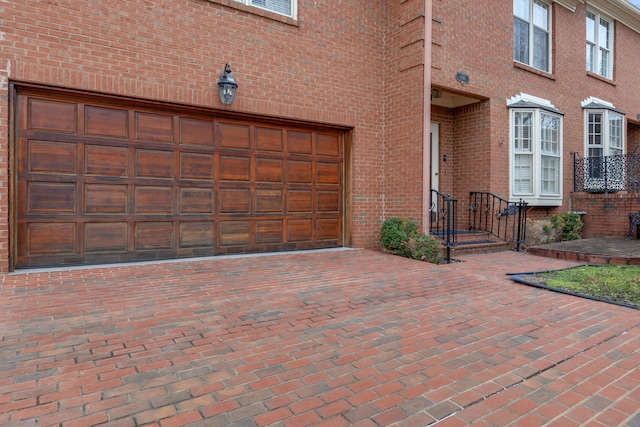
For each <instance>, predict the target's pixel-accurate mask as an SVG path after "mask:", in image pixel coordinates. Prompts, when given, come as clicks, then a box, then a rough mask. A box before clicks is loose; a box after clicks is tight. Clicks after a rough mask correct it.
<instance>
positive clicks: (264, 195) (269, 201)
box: [255, 190, 284, 214]
mask: <svg viewBox="0 0 640 427" xmlns="http://www.w3.org/2000/svg"><path fill="white" fill-rule="evenodd" d="M255 199H256V209H255V212H256V213H278V214H281V213H282V208H283V205H284V202H283V200H282V190H256V191H255Z"/></svg>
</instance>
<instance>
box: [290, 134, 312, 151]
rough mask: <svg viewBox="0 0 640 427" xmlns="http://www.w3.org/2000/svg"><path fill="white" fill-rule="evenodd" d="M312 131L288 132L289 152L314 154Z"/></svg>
mask: <svg viewBox="0 0 640 427" xmlns="http://www.w3.org/2000/svg"><path fill="white" fill-rule="evenodd" d="M312 136H313V135H312V134H311V132H298V131H288V132H287V152H288V153H290V154H312V151H311V148H312V146H311V139H312Z"/></svg>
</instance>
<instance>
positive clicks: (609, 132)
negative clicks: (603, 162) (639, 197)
mask: <svg viewBox="0 0 640 427" xmlns="http://www.w3.org/2000/svg"><path fill="white" fill-rule="evenodd" d="M581 106H582V108H583V110H584V157H585V158H586V159H588V158H591V157H601V156H602V157H604V156H616V155H624V154H625V143H624V141H625V127H626V126H625V115H624V113H622V112H620V111H618V110H617V109H616V108H615V106H614V105H613V104H612V103H611V102H608V101H604V100H602V99H598V98H594V97H589V98H587V99H585V100H584V101H582V103H581ZM594 115H598V116H600V118H601V120H600V129H599V132H597V133H596V132H595V130H594V129H593V127H592V126H591V118H592V116H594ZM597 136H599V140H598V141H596V142H594V141H595V139H596V137H597ZM591 150H600V153H601V156H594V155H592V151H591ZM622 163H624V162H622ZM588 165H594V166H588ZM601 171H602V169H598V165H597V164H594V163H592V162H585V171H584V173H585V188H588V187H591V186H592V187H594V188H601V187H602V184H603V183H602V181H603V180H604V178H603V177H602V176H600V175H601V174H602V172H601ZM621 172H622V175H621V176H608V177H607V179H608V182H607V187H608V188H610V189H615V188H619V189H623V188H624V181H625V171H624V168H622V170H621Z"/></svg>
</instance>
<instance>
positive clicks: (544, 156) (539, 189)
mask: <svg viewBox="0 0 640 427" xmlns="http://www.w3.org/2000/svg"><path fill="white" fill-rule="evenodd" d="M507 107H509V197H510V200H512V201H518V200H524V201H526V202H527V203H528V204H529V205H530V206H561V205H562V193H563V188H562V187H563V181H562V176H563V171H562V167H563V165H562V163H563V161H562V160H563V151H562V147H563V114H562V113H561V112H559V111H558V110H557V109H556V108H555V107H554V106H553V104H551V102H550V101H548V100H545V99H542V98H538V97H535V96H532V95H528V94H520V95H517V96H515V97H513V98H510V99H509V100H507ZM525 115H527V116H529V117H530V118H531V123H530V124H531V126H530V127H529V135H528V137H527V138H524V137H523V134H522V132H519V131H518V129H516V124H517V119H518V118H519V117H522V116H525ZM547 120H553V122H554V124H555V125H556V126H554V127H544V126H543V121H544V122H547ZM520 130H522V129H520ZM525 141H527V142H526V143H525ZM526 157H529V161H528V162H527V161H524V162H523V161H522V160H526ZM527 163H528V165H527ZM527 166H528V168H527ZM545 171H546V173H545ZM549 172H550V173H552V175H553V177H552V178H553V179H551V180H550V179H549V174H548V173H549ZM523 173H528V178H527V179H528V180H529V182H530V184H529V188H528V191H525V190H523V189H522V186H520V185H518V182H517V181H518V180H521V181H522V177H523ZM549 183H550V184H551V185H552V186H554V187H555V188H554V189H553V190H549V185H548V184H549Z"/></svg>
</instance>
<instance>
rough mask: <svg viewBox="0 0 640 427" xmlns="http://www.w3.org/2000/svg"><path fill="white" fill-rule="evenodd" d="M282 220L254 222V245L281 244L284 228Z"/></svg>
mask: <svg viewBox="0 0 640 427" xmlns="http://www.w3.org/2000/svg"><path fill="white" fill-rule="evenodd" d="M282 222H283V221H282V220H258V221H256V243H257V244H265V243H282V242H283V240H284V239H283V231H284V227H283V224H282Z"/></svg>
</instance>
